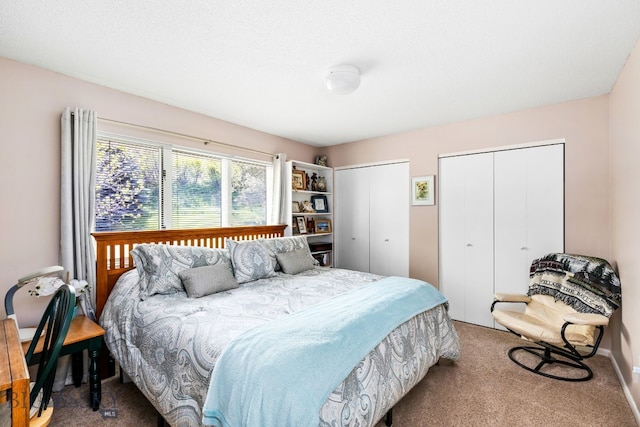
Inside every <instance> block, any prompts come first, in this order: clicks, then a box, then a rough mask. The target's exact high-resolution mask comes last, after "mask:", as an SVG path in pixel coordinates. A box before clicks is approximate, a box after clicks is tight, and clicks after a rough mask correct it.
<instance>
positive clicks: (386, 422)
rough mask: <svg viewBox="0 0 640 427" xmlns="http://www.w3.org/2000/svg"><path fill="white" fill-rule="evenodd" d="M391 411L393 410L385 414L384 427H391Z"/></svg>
mask: <svg viewBox="0 0 640 427" xmlns="http://www.w3.org/2000/svg"><path fill="white" fill-rule="evenodd" d="M391 411H393V408H391V409H389V412H387V416H386V418H385V420H384V425H386V426H387V427H391V425H392V424H393V414H392V413H391Z"/></svg>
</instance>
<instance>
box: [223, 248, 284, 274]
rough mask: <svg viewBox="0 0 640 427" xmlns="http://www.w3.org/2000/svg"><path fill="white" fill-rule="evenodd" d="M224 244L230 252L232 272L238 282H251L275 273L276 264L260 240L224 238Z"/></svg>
mask: <svg viewBox="0 0 640 427" xmlns="http://www.w3.org/2000/svg"><path fill="white" fill-rule="evenodd" d="M225 246H226V247H227V249H229V252H230V253H231V263H232V264H233V274H234V276H236V280H237V281H238V283H246V282H251V281H253V280H258V279H264V278H266V277H272V276H275V275H276V272H275V267H276V264H275V262H274V261H273V259H272V258H271V256H270V255H269V251H268V250H267V248H266V247H265V246H264V245H263V244H262V243H261V242H260V240H247V241H242V242H236V241H235V240H231V239H226V240H225Z"/></svg>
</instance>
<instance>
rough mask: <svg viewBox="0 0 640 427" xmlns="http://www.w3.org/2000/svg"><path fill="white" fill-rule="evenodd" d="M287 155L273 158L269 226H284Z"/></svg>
mask: <svg viewBox="0 0 640 427" xmlns="http://www.w3.org/2000/svg"><path fill="white" fill-rule="evenodd" d="M286 161H287V155H286V154H285V153H278V154H276V155H274V156H273V203H272V204H271V206H272V209H271V215H270V218H269V224H286V223H287V218H286V213H287V209H286V203H287V197H286V195H287V180H286V175H285V173H286V171H287V168H286V166H287V164H286Z"/></svg>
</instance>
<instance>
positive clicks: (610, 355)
mask: <svg viewBox="0 0 640 427" xmlns="http://www.w3.org/2000/svg"><path fill="white" fill-rule="evenodd" d="M596 354H600V355H602V356H605V357H608V358H609V360H611V364H612V365H613V369H614V370H615V371H616V375H617V376H618V381H620V385H621V386H622V391H623V392H624V396H625V397H626V398H627V402H629V406H630V407H631V412H633V416H634V417H635V418H636V423H638V425H639V426H640V411H639V410H638V405H636V402H635V401H634V400H633V396H632V395H631V391H629V387H627V383H626V382H625V381H624V377H623V376H622V372H621V371H620V367H619V366H618V362H617V361H616V359H615V357H613V353H611V350H607V349H602V348H599V349H598V351H597V353H596Z"/></svg>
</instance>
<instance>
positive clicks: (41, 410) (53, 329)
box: [25, 284, 76, 426]
mask: <svg viewBox="0 0 640 427" xmlns="http://www.w3.org/2000/svg"><path fill="white" fill-rule="evenodd" d="M75 307H76V296H75V289H74V288H73V287H72V286H69V285H67V284H65V285H62V286H60V288H59V289H58V290H57V291H56V293H55V294H54V295H53V297H52V298H51V301H50V302H49V305H48V306H47V309H46V310H45V312H44V314H43V315H42V319H41V320H40V324H39V325H38V327H37V328H36V332H35V336H34V339H33V340H32V341H31V345H29V349H28V350H27V353H26V355H25V358H26V361H27V365H31V361H32V358H33V357H34V354H36V353H37V354H38V357H39V361H38V362H37V363H35V365H37V367H38V368H37V373H36V377H35V381H32V382H31V392H30V395H29V404H30V408H31V413H30V424H29V425H30V426H47V425H49V423H50V422H51V416H52V414H53V404H52V402H50V399H51V391H52V388H53V382H54V379H55V376H56V366H57V362H58V356H59V354H60V349H61V348H62V344H63V342H64V339H65V337H66V335H67V331H68V330H69V325H70V324H71V320H72V319H73V317H74V316H75ZM38 337H40V338H38Z"/></svg>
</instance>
